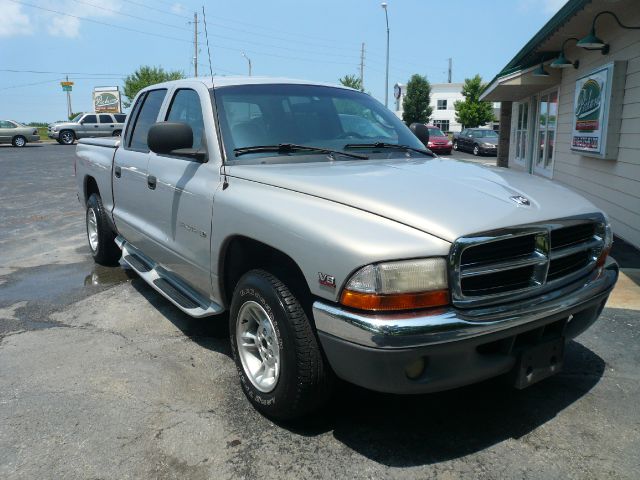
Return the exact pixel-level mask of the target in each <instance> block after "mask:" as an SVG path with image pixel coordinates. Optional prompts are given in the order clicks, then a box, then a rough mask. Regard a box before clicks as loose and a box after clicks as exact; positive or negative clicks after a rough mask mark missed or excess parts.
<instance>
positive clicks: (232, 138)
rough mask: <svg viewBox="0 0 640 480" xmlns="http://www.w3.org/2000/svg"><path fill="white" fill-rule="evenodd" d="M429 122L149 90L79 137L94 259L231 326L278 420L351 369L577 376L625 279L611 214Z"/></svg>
mask: <svg viewBox="0 0 640 480" xmlns="http://www.w3.org/2000/svg"><path fill="white" fill-rule="evenodd" d="M354 116H356V117H359V118H358V119H357V120H356V121H354V118H353V117H354ZM423 127H424V126H423ZM424 128H426V127H424ZM415 133H416V134H415V135H414V133H412V131H411V130H410V129H409V128H407V127H406V126H405V125H404V124H402V123H401V122H400V121H399V120H398V119H397V118H396V117H395V115H394V114H393V113H392V112H390V111H389V110H387V109H386V108H384V107H383V106H382V105H381V104H380V103H378V102H377V101H376V100H374V99H373V98H372V97H370V96H369V95H367V94H364V93H361V92H358V91H354V90H351V89H348V88H344V87H336V86H330V85H323V84H315V83H310V82H302V81H293V80H286V79H259V78H255V77H251V78H219V79H215V80H213V81H212V80H204V79H191V80H179V81H175V82H169V83H163V84H158V85H154V86H151V87H148V88H145V89H144V90H142V91H141V92H140V93H139V94H138V95H137V97H136V99H135V101H134V103H133V108H132V110H131V113H130V115H129V116H128V118H127V121H126V125H125V128H124V131H123V135H122V137H121V138H115V139H83V140H81V141H80V142H79V144H78V146H77V159H76V171H77V173H76V178H77V187H78V197H79V200H80V202H81V203H82V205H83V206H84V207H85V208H86V227H87V239H88V243H89V246H90V248H91V252H92V254H93V257H94V259H95V261H96V262H98V263H102V264H112V265H115V264H117V263H118V262H119V261H120V260H122V261H123V262H125V263H127V264H128V265H129V266H130V267H131V268H133V269H134V270H135V271H136V272H137V273H138V274H139V275H140V277H141V278H142V279H144V280H145V281H147V282H148V283H149V285H150V286H151V287H153V288H154V289H155V290H157V291H158V292H159V293H160V294H161V295H163V296H164V297H166V299H167V300H168V301H170V302H172V303H173V304H174V305H175V306H176V307H177V308H179V309H180V310H182V311H184V312H186V313H187V314H189V315H191V316H193V317H203V318H202V320H201V321H207V322H219V321H228V322H229V332H230V334H229V335H230V341H231V348H232V352H233V357H234V359H235V363H236V366H237V371H238V375H239V379H240V384H241V386H242V389H243V391H244V393H245V394H246V396H247V398H248V399H249V401H250V402H251V403H252V404H253V405H254V406H255V408H257V409H258V410H259V411H261V412H263V413H264V414H266V415H267V416H270V417H272V418H279V419H292V418H295V417H299V416H301V415H305V414H308V413H309V412H311V411H313V410H314V409H316V408H318V407H320V406H321V405H322V404H323V403H324V402H326V401H327V398H328V397H329V394H330V392H331V388H332V385H333V384H334V379H335V377H336V376H337V377H339V378H341V379H344V380H346V381H348V382H352V383H355V384H357V385H360V386H363V387H366V388H369V389H373V390H377V391H382V392H393V393H400V394H414V393H423V392H435V391H439V390H445V389H451V388H454V387H458V386H462V385H466V384H469V383H472V382H477V381H480V380H483V379H487V378H490V377H495V376H498V375H505V378H508V375H511V376H512V377H511V379H512V381H513V382H514V384H515V385H516V386H517V387H519V388H522V387H525V386H527V385H530V384H532V383H534V382H536V381H538V380H541V379H543V378H545V377H547V376H548V375H551V374H553V373H555V372H557V371H559V370H560V369H561V367H562V363H563V351H564V346H565V342H566V341H567V340H568V339H570V338H573V337H575V336H576V335H578V334H580V333H581V332H583V331H584V330H585V329H586V328H588V327H589V326H590V325H591V324H592V323H593V322H594V321H595V320H596V319H597V317H598V316H599V314H600V312H601V311H602V309H603V307H604V305H605V302H606V300H607V297H608V295H609V293H610V292H611V290H612V288H613V286H614V284H615V282H616V280H617V276H618V267H617V265H616V263H615V262H614V261H613V260H612V259H609V258H608V253H609V249H610V247H611V244H612V233H611V228H610V226H609V222H608V221H607V217H606V216H605V214H604V213H603V212H601V211H600V210H599V209H598V208H596V207H595V206H594V205H592V204H591V203H589V202H588V201H587V200H585V199H584V198H582V197H581V196H579V195H578V194H576V193H574V192H572V191H570V190H568V189H566V188H563V187H562V186H560V185H558V184H555V183H552V182H550V181H547V180H543V179H540V178H536V177H533V176H530V175H526V174H522V173H518V172H514V171H510V170H508V169H501V168H495V167H488V166H483V165H478V164H474V163H469V162H463V161H454V160H451V159H449V158H447V159H442V158H438V157H436V156H435V155H433V153H431V152H430V151H429V150H426V149H424V144H426V143H427V142H426V140H427V139H425V138H424V135H425V133H424V129H421V128H415ZM417 136H420V137H421V140H422V142H423V143H421V141H420V140H418V138H417ZM225 312H227V313H228V315H222V314H223V313H225ZM204 317H208V318H204ZM227 319H228V320H227Z"/></svg>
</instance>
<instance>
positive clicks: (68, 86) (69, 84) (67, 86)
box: [60, 82, 73, 92]
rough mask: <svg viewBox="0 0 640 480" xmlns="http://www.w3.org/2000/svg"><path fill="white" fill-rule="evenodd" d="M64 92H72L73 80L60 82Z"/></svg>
mask: <svg viewBox="0 0 640 480" xmlns="http://www.w3.org/2000/svg"><path fill="white" fill-rule="evenodd" d="M60 86H61V87H62V91H63V92H70V91H71V90H72V89H73V82H60Z"/></svg>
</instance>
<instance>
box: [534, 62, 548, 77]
mask: <svg viewBox="0 0 640 480" xmlns="http://www.w3.org/2000/svg"><path fill="white" fill-rule="evenodd" d="M531 75H533V76H534V77H548V76H550V75H551V74H550V73H549V72H547V71H546V70H545V69H544V60H542V61H541V62H540V66H539V67H538V68H536V69H535V70H534V71H533V72H532V73H531Z"/></svg>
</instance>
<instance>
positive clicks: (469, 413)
mask: <svg viewBox="0 0 640 480" xmlns="http://www.w3.org/2000/svg"><path fill="white" fill-rule="evenodd" d="M131 284H132V285H133V287H134V288H135V289H136V290H137V291H138V292H139V293H140V294H141V295H143V296H144V297H145V298H146V299H147V300H148V301H149V303H150V304H151V305H153V306H154V307H155V308H156V309H157V310H158V311H159V312H160V313H162V315H164V317H165V318H167V320H169V321H170V322H171V323H173V324H174V325H175V326H176V327H177V328H179V329H180V330H181V331H182V332H184V334H185V335H187V336H188V337H189V338H191V339H192V340H193V341H194V342H196V343H197V344H199V345H201V346H202V347H204V348H208V349H211V350H214V351H216V352H220V353H224V354H225V355H227V356H229V357H231V351H230V348H229V339H228V317H227V316H224V318H222V317H221V318H220V319H214V318H208V319H206V318H205V319H195V318H191V317H189V316H188V315H186V314H184V313H182V312H181V311H180V310H179V309H177V308H176V307H174V306H173V305H172V304H171V303H169V301H168V300H166V299H165V298H163V297H162V296H161V295H160V294H158V293H157V292H155V291H154V290H153V289H152V288H151V287H149V286H148V285H147V284H146V283H145V282H144V281H143V280H142V279H140V278H136V279H134V280H133V281H132V282H131ZM216 320H217V321H216ZM604 369H605V362H604V360H603V359H602V358H600V357H599V356H598V355H596V354H595V353H594V352H592V351H591V350H589V349H587V348H586V347H584V346H583V345H581V344H579V343H577V342H574V341H571V342H569V343H568V344H567V347H566V351H565V363H564V370H563V372H561V373H560V374H558V375H556V376H555V377H551V378H549V379H547V380H545V381H543V382H540V383H539V384H536V385H534V386H532V387H530V388H528V389H525V390H515V389H514V388H512V387H511V386H510V385H509V384H508V383H507V382H506V380H505V378H498V379H493V380H489V381H486V382H483V383H480V384H477V385H472V386H469V387H464V388H459V389H455V390H451V391H448V392H442V393H436V394H429V395H412V396H409V395H407V396H402V395H390V394H382V393H377V392H372V391H369V390H365V389H362V388H359V387H356V386H353V385H348V384H345V383H343V382H339V383H338V385H337V388H336V391H335V393H334V395H333V399H332V400H331V402H330V404H329V406H328V407H327V408H326V409H325V410H323V411H322V412H319V413H317V414H315V415H313V416H312V417H310V418H307V419H305V420H303V421H298V422H296V423H294V424H290V423H279V425H280V426H281V427H282V428H284V429H287V430H289V431H290V432H292V433H293V434H296V435H301V436H309V437H312V436H317V435H321V434H324V433H326V432H333V436H334V437H335V438H336V439H337V440H338V441H340V442H342V443H343V444H344V445H346V446H347V447H349V448H351V449H353V450H354V451H356V452H358V453H359V454H361V455H363V456H365V457H367V458H369V459H370V460H373V461H375V462H378V463H381V464H384V465H387V466H393V467H409V466H418V465H425V464H433V463H439V462H443V461H446V460H451V459H454V458H460V457H464V456H466V455H469V454H471V453H474V452H477V451H481V450H484V449H487V448H489V447H491V446H492V445H495V444H497V443H499V442H502V441H504V440H507V439H510V438H514V439H517V438H520V437H522V436H524V435H526V434H528V433H530V432H531V431H533V430H535V429H536V428H538V427H540V426H541V425H543V424H545V423H546V422H548V421H549V420H551V419H553V418H554V417H555V416H556V415H557V414H558V413H559V412H561V411H562V410H564V409H565V408H567V407H568V406H569V405H571V404H573V403H574V402H576V401H577V400H579V399H580V398H581V397H582V396H583V395H585V394H586V393H587V392H589V390H591V389H592V388H593V387H594V386H595V385H596V384H597V383H598V381H599V379H600V378H601V377H602V375H603V373H604Z"/></svg>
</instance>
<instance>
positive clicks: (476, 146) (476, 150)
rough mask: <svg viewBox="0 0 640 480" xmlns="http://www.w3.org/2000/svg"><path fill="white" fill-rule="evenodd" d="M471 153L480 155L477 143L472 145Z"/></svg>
mask: <svg viewBox="0 0 640 480" xmlns="http://www.w3.org/2000/svg"><path fill="white" fill-rule="evenodd" d="M473 154H474V155H475V156H476V157H477V156H478V155H480V147H479V146H478V145H474V146H473Z"/></svg>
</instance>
